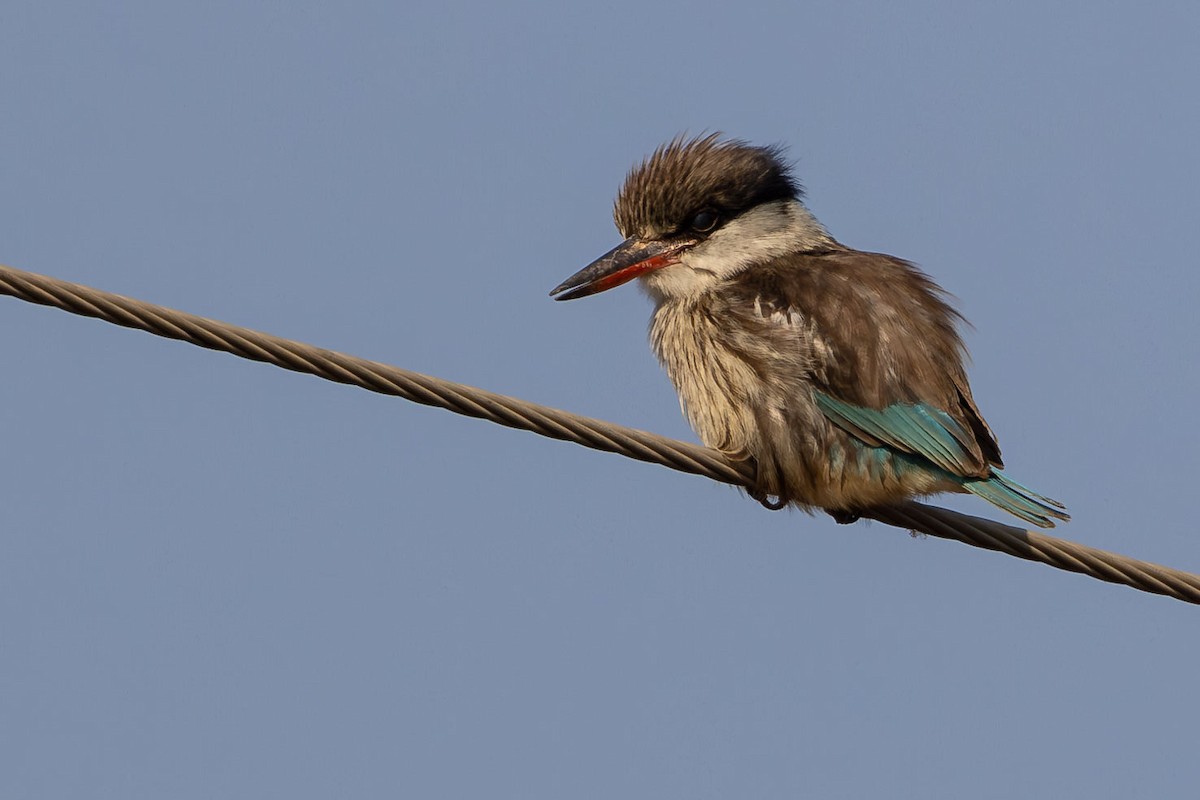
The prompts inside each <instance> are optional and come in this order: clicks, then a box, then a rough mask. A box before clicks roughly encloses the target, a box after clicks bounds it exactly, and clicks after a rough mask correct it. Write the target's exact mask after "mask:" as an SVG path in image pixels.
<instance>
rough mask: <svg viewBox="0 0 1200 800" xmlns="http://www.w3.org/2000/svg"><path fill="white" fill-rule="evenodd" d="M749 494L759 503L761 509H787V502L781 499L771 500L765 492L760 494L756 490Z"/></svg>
mask: <svg viewBox="0 0 1200 800" xmlns="http://www.w3.org/2000/svg"><path fill="white" fill-rule="evenodd" d="M749 494H750V496H751V497H753V498H754V499H755V500H757V501H758V502H759V503H761V504H762V506H763V508H765V509H767V510H768V511H779V510H780V509H781V508H787V504H788V501H787V500H784V499H783V498H782V497H774V498H773V497H771V495H769V494H767V493H766V492H761V491H758V490H757V489H752V490H750V491H749Z"/></svg>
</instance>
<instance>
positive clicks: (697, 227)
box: [688, 208, 721, 233]
mask: <svg viewBox="0 0 1200 800" xmlns="http://www.w3.org/2000/svg"><path fill="white" fill-rule="evenodd" d="M720 221H721V218H720V217H719V216H717V212H715V211H713V210H712V209H711V208H706V209H704V210H703V211H701V212H700V213H699V214H697V215H696V216H694V217H692V221H691V222H690V223H689V224H688V227H690V228H691V229H692V230H694V231H695V232H696V233H709V232H711V231H712V230H714V229H715V228H716V227H717V223H718V222H720Z"/></svg>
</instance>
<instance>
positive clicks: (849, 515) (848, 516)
mask: <svg viewBox="0 0 1200 800" xmlns="http://www.w3.org/2000/svg"><path fill="white" fill-rule="evenodd" d="M825 513H827V514H828V515H829V516H831V517H833V521H834V522H836V523H837V524H839V525H850V524H852V523H855V522H858V521H859V520H860V519H862V514H859V513H858V512H857V511H847V510H845V509H842V508H838V509H825Z"/></svg>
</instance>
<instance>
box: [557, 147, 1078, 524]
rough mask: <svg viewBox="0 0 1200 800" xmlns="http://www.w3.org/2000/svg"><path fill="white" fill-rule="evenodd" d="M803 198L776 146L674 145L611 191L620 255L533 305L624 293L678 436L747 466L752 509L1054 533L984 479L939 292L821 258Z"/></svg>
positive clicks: (818, 233) (1055, 507) (1017, 497)
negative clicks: (957, 512) (915, 514)
mask: <svg viewBox="0 0 1200 800" xmlns="http://www.w3.org/2000/svg"><path fill="white" fill-rule="evenodd" d="M802 196H803V193H802V190H801V188H800V186H799V184H798V183H797V182H796V180H795V178H794V177H793V176H792V173H791V170H790V167H789V165H788V164H787V163H786V162H785V161H784V159H783V155H782V152H781V150H780V149H779V148H776V147H755V146H751V145H749V144H747V143H745V142H741V141H734V140H727V139H723V138H721V136H720V135H719V134H713V135H709V136H703V137H697V138H693V139H684V138H678V139H675V140H674V141H672V142H670V143H668V144H665V145H663V146H662V147H660V148H658V149H657V150H656V151H655V152H654V153H653V155H651V156H650V157H649V158H647V159H645V160H644V161H643V162H642V163H641V164H640V165H639V166H636V167H635V168H634V169H633V170H632V171H630V173H629V175H628V177H627V178H626V179H625V185H624V186H623V187H622V189H621V192H620V194H619V195H618V197H617V201H616V204H615V207H614V209H613V217H614V219H615V220H616V223H617V228H618V230H620V232H621V235H622V236H624V237H626V238H625V241H624V242H622V243H621V244H619V245H617V246H616V247H615V248H613V249H612V250H610V251H609V252H607V253H605V254H604V255H603V256H601V257H600V258H599V259H597V260H596V261H594V262H593V263H591V264H590V265H588V266H587V267H585V268H583V269H582V270H580V271H579V272H577V273H575V274H574V275H572V276H571V277H569V278H567V279H566V280H565V281H563V282H562V283H561V284H559V286H557V287H556V288H555V289H554V291H552V292H551V293H550V294H551V295H552V296H554V297H555V298H556V299H558V300H572V299H575V298H577V297H585V296H587V295H590V294H595V293H597V292H603V291H605V290H607V289H611V288H613V287H615V286H620V285H621V284H623V283H625V282H627V281H630V280H632V279H634V278H638V279H639V280H640V282H641V284H642V287H643V288H644V289H645V290H646V292H647V293H648V294H649V295H650V297H651V298H652V299H653V300H654V303H655V308H654V316H653V319H652V321H651V325H650V340H651V343H652V345H653V347H654V351H655V353H656V354H657V355H658V358H659V360H660V361H661V362H662V364H663V366H664V367H665V368H666V371H667V374H668V375H669V376H670V378H671V382H672V383H674V385H675V389H676V391H678V393H679V398H680V402H681V404H682V406H683V409H684V413H685V414H686V415H687V418H688V421H689V422H690V423H691V425H692V427H693V428H694V429H695V430H696V432H697V433H698V434H699V436H700V438H701V440H703V442H704V443H705V444H706V445H708V446H709V447H713V448H716V449H717V450H720V451H721V452H723V453H725V454H726V455H727V456H729V457H730V458H733V459H738V460H748V461H749V462H750V463H752V464H753V465H754V467H755V470H756V474H757V480H756V481H755V484H754V486H753V487H751V489H750V494H751V495H752V496H753V497H754V498H755V499H757V500H759V501H760V502H762V503H763V504H764V505H767V506H768V507H771V508H782V507H784V506H786V505H794V506H797V507H799V508H802V509H804V510H806V511H812V510H813V509H816V508H820V509H824V510H826V511H827V512H829V513H830V515H832V516H833V517H834V519H836V520H838V521H839V522H852V521H854V520H855V519H857V518H858V516H859V514H860V513H861V512H862V511H864V510H866V509H869V508H871V507H873V506H880V505H887V504H890V503H895V502H898V501H901V500H906V499H909V498H911V497H914V496H921V495H927V494H932V493H935V492H970V493H972V494H975V495H978V496H979V497H982V498H983V499H985V500H987V501H989V502H991V503H993V504H995V505H996V506H998V507H1000V508H1002V509H1004V510H1005V511H1007V512H1009V513H1011V514H1014V515H1016V516H1017V517H1020V518H1021V519H1023V520H1025V521H1026V522H1029V523H1032V524H1034V525H1037V526H1040V527H1044V528H1049V527H1053V526H1054V520H1056V519H1057V520H1067V519H1070V517H1069V516H1068V515H1067V513H1066V511H1065V508H1064V506H1063V505H1062V504H1061V503H1059V502H1057V501H1055V500H1051V499H1049V498H1048V497H1043V496H1042V495H1040V494H1037V493H1036V492H1034V491H1031V490H1030V489H1028V488H1026V487H1024V486H1022V485H1021V484H1019V483H1017V482H1016V481H1014V480H1012V479H1011V478H1009V477H1008V476H1007V475H1005V474H1004V473H1003V472H1001V471H1000V469H1001V467H1002V466H1003V463H1002V461H1001V459H1000V447H999V446H998V445H997V444H996V438H995V436H994V435H993V434H992V431H991V429H990V428H989V427H988V425H987V423H986V422H985V421H984V419H983V416H982V415H981V414H980V413H979V409H978V408H977V407H976V405H975V400H974V399H973V398H972V397H971V387H970V385H969V384H968V382H967V374H966V371H965V370H964V368H963V359H964V357H965V354H966V350H965V347H964V345H963V342H962V339H961V338H960V337H959V334H958V330H957V324H958V323H959V322H960V321H962V317H961V315H960V314H959V313H958V312H956V311H955V310H954V309H953V308H952V307H951V306H950V305H949V303H948V302H947V299H946V294H945V292H944V291H943V290H942V289H941V288H940V287H939V286H938V285H937V284H935V283H934V282H933V281H932V280H930V278H929V277H928V276H926V275H925V274H924V273H923V272H921V271H920V270H919V269H917V267H915V266H913V265H912V264H910V263H908V262H907V261H903V260H901V259H899V258H895V257H893V256H889V255H883V254H880V253H865V252H862V251H859V250H853V249H851V248H849V247H846V246H845V245H843V244H841V243H840V242H838V241H837V240H836V239H834V238H833V237H832V236H830V235H829V232H828V231H827V230H825V228H824V227H823V226H822V225H821V223H820V222H818V221H817V219H816V218H815V217H814V216H813V215H812V213H811V212H810V211H809V210H808V208H806V207H805V205H804V204H803V202H801V198H802Z"/></svg>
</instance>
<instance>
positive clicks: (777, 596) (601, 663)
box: [0, 0, 1200, 798]
mask: <svg viewBox="0 0 1200 800" xmlns="http://www.w3.org/2000/svg"><path fill="white" fill-rule="evenodd" d="M1198 9H1200V7H1197V6H1196V5H1195V4H1194V3H1185V2H1175V3H1166V2H1164V3H1150V4H1134V3H1125V4H1116V3H1084V2H1078V3H1059V4H1052V5H1047V4H1045V3H1033V2H1029V3H1013V2H1004V3H983V4H970V5H969V6H968V5H967V4H961V3H953V2H942V3H912V4H893V3H886V2H845V1H844V0H839V1H838V2H828V3H803V4H797V3H777V4H754V3H750V4H732V3H710V2H689V3H673V4H647V3H645V2H624V0H616V1H615V2H607V3H600V4H578V5H569V6H567V5H563V4H555V3H544V2H543V3H539V2H529V3H516V4H503V5H494V4H487V3H473V4H467V5H453V4H446V3H432V2H429V3H425V2H407V3H402V4H394V3H383V2H379V3H358V4H335V3H306V2H294V3H263V4H246V3H237V2H210V3H203V4H181V3H174V4H164V3H155V2H145V3H131V2H117V3H107V4H97V3H84V2H79V3H63V2H36V3H35V2H16V1H15V0H9V1H8V2H5V3H4V4H3V5H2V6H0V263H6V264H9V265H12V266H16V267H20V268H23V269H28V270H33V271H37V272H43V273H48V274H52V275H55V276H58V277H61V278H65V279H69V280H74V281H79V282H82V283H85V284H90V285H93V286H97V287H100V288H104V289H107V290H110V291H116V292H120V293H123V294H128V295H132V296H135V297H139V298H142V299H146V300H150V301H154V302H159V303H163V304H166V305H170V306H174V307H178V308H182V309H186V310H188V311H192V312H195V313H199V314H204V315H208V316H212V317H216V318H218V319H223V320H227V321H231V322H235V323H238V324H242V325H247V326H250V327H254V328H258V329H261V330H265V331H269V332H272V333H275V334H279V335H282V336H287V337H291V338H297V339H301V340H304V341H308V342H312V343H316V344H320V345H322V346H325V347H330V348H334V349H339V350H344V351H347V352H350V353H354V354H356V355H360V356H365V357H369V358H373V359H377V360H381V361H386V362H389V363H394V364H397V365H400V366H403V367H406V368H410V369H416V370H420V371H425V372H429V373H433V374H436V375H439V376H443V377H446V378H451V379H455V380H459V381H463V382H466V383H471V384H474V385H478V386H483V387H487V388H490V389H493V390H497V391H502V392H506V393H510V394H515V395H518V396H521V397H524V398H527V399H531V400H536V401H539V402H542V403H548V404H551V405H555V406H559V407H562V408H567V409H570V410H573V411H577V412H581V413H586V414H590V415H594V416H598V417H602V418H606V419H611V420H614V421H619V422H622V423H626V424H631V425H634V426H637V427H641V428H645V429H649V430H653V431H658V432H661V433H664V434H668V435H673V436H677V437H683V438H689V439H690V438H692V436H691V433H690V432H689V431H688V430H687V427H686V424H685V422H684V420H683V419H682V417H681V416H680V414H679V410H678V407H677V404H676V400H675V397H674V394H673V392H672V390H671V388H670V386H669V384H668V383H667V380H666V378H665V377H664V376H663V375H662V374H661V373H660V370H659V368H658V366H657V365H656V364H655V362H654V359H653V357H652V356H651V354H650V353H649V351H648V349H647V347H646V343H645V325H646V320H647V317H648V313H649V301H647V300H646V299H645V298H644V297H642V296H641V295H640V293H639V292H637V291H636V290H635V289H634V288H633V287H627V288H625V289H623V290H620V291H615V292H612V293H610V294H608V295H603V296H600V297H595V298H591V299H588V300H586V301H580V302H577V303H570V304H556V303H553V302H551V301H550V300H549V299H548V298H547V297H546V293H547V291H548V290H549V289H550V288H551V287H552V286H554V285H555V284H556V283H558V281H559V280H561V279H562V278H563V277H565V276H566V275H568V274H569V273H571V272H573V271H575V270H576V269H577V268H578V267H580V266H582V265H583V264H584V263H586V262H588V261H590V260H591V259H592V258H593V257H595V256H596V255H598V254H600V253H601V252H603V251H604V250H606V249H607V248H609V247H610V246H612V245H613V244H614V243H615V242H616V241H617V236H616V232H615V231H614V229H613V226H612V223H611V219H610V204H611V201H612V197H613V195H614V193H615V192H616V189H617V187H618V186H619V184H620V181H621V179H622V178H623V176H624V174H625V171H626V170H627V169H628V168H629V166H630V165H631V164H632V163H633V162H634V161H636V160H638V159H640V158H641V157H642V156H643V155H645V154H646V153H647V152H649V151H650V150H651V149H652V148H653V147H654V146H656V145H657V144H659V143H660V142H661V141H663V140H665V139H667V138H669V137H671V136H673V135H675V134H677V133H679V132H681V131H691V132H699V131H704V130H722V131H726V132H727V133H729V134H731V135H736V136H739V137H745V138H748V139H750V140H753V141H756V142H783V143H786V144H788V145H789V146H790V147H791V154H792V156H793V157H794V158H795V159H796V161H797V168H798V172H799V174H800V176H801V177H802V179H803V181H804V183H805V185H806V186H807V188H808V191H809V197H810V203H811V206H812V208H813V209H814V211H815V212H816V214H817V215H818V217H819V218H820V219H821V220H822V221H824V222H825V223H826V224H827V225H828V226H829V227H830V229H831V230H832V231H833V232H834V234H835V235H836V236H838V237H839V238H840V239H841V240H843V241H844V242H846V243H848V244H850V245H852V246H855V247H859V248H862V249H875V250H882V251H886V252H890V253H894V254H897V255H901V256H904V257H906V258H909V259H912V260H914V261H917V262H919V263H920V264H922V265H923V266H924V268H925V269H927V270H928V271H929V272H930V273H931V274H933V275H934V276H935V277H936V278H937V279H938V280H939V281H940V282H941V283H942V284H943V285H944V286H945V287H946V288H947V289H948V290H950V291H951V292H953V293H954V294H955V295H956V296H957V297H958V298H959V299H960V306H961V308H962V309H963V311H964V312H965V313H966V315H967V316H968V317H969V318H970V319H971V320H972V322H973V323H974V325H975V329H974V330H973V331H970V332H968V334H967V338H968V342H969V344H970V347H971V349H972V352H973V354H974V358H975V366H974V367H973V368H972V373H971V374H972V378H973V382H974V387H975V393H976V396H977V398H978V399H979V401H980V404H981V405H982V407H983V409H984V411H985V413H986V414H987V416H988V419H989V420H990V422H991V423H992V425H993V426H994V427H995V429H996V430H997V432H998V434H999V436H1000V439H1001V443H1002V445H1003V447H1004V452H1005V455H1006V457H1007V460H1008V462H1009V466H1010V468H1011V469H1010V472H1011V473H1012V474H1013V475H1015V476H1017V477H1018V479H1020V480H1022V481H1025V482H1028V483H1029V484H1030V485H1031V486H1034V487H1036V488H1037V489H1039V490H1041V491H1043V492H1046V493H1047V494H1050V495H1051V496H1054V497H1059V498H1062V499H1063V500H1065V501H1066V502H1068V504H1069V505H1070V508H1071V511H1072V513H1073V514H1074V516H1075V521H1074V522H1073V523H1071V524H1070V525H1068V526H1066V527H1064V528H1062V529H1060V532H1061V534H1062V535H1064V536H1066V537H1068V538H1072V539H1075V540H1078V541H1082V542H1086V543H1088V544H1091V545H1096V546H1099V547H1102V548H1107V549H1112V550H1116V551H1118V552H1123V553H1127V554H1130V555H1135V556H1138V557H1141V558H1146V559H1149V560H1152V561H1157V562H1160V563H1165V564H1169V565H1173V566H1177V567H1181V568H1185V569H1192V570H1200V536H1198V535H1197V530H1196V528H1197V525H1196V523H1195V513H1196V512H1195V507H1194V506H1193V504H1192V501H1193V500H1194V499H1195V498H1196V496H1197V492H1196V474H1197V465H1198V463H1200V461H1198V456H1197V452H1198V445H1200V434H1198V433H1197V425H1196V416H1195V397H1196V394H1197V390H1198V388H1200V385H1198V380H1197V365H1198V364H1200V336H1198V335H1197V328H1198V317H1197V312H1196V306H1197V301H1200V278H1198V277H1197V274H1198V271H1200V269H1198V268H1200V265H1198V263H1197V258H1196V252H1197V231H1198V230H1200V225H1198V224H1197V218H1198V217H1200V201H1198V200H1197V194H1196V187H1197V185H1198V184H1200V157H1198V156H1197V149H1196V143H1197V141H1200V97H1198V94H1200V92H1198V90H1197V86H1198V82H1197V76H1198V75H1200V47H1198V46H1197V41H1200V10H1198ZM0 359H2V362H0V363H2V366H3V375H4V378H3V380H2V381H0V409H2V411H0V413H2V414H3V419H4V421H5V424H4V435H3V442H4V444H3V458H2V459H0V521H2V531H0V760H2V762H3V763H2V765H0V796H4V797H31V798H32V797H50V798H52V797H64V798H65V797H97V798H164V797H171V798H193V797H195V798H200V797H255V798H260V797H288V798H307V797H314V798H316V797H381V796H393V797H431V798H434V797H447V798H451V797H503V798H510V797H511V798H534V797H546V798H563V797H581V798H590V797H595V798H611V797H679V798H684V797H686V798H701V797H712V798H728V797H785V796H787V797H797V796H801V797H828V798H857V797H872V796H874V797H905V796H911V797H918V796H919V797H926V798H961V797H980V798H1012V797H1028V796H1045V797H1089V798H1092V797H1123V796H1141V797H1150V796H1185V795H1187V794H1189V793H1191V792H1193V791H1194V790H1195V786H1196V781H1197V778H1200V766H1197V761H1196V753H1197V752H1198V749H1197V748H1198V745H1200V734H1197V731H1196V726H1195V724H1194V720H1195V718H1196V713H1197V711H1198V710H1200V699H1198V697H1197V678H1196V665H1197V662H1198V659H1200V638H1198V635H1200V611H1197V609H1196V608H1194V607H1191V606H1186V605H1184V604H1181V603H1178V602H1175V601H1171V600H1167V599H1164V598H1160V597H1156V596H1152V595H1147V594H1142V593H1138V592H1135V591H1132V590H1130V589H1126V588H1119V587H1114V586H1110V585H1107V584H1104V583H1101V582H1099V581H1095V580H1091V579H1087V578H1083V577H1079V576H1075V575H1071V574H1068V573H1063V572H1059V571H1055V570H1051V569H1049V568H1046V567H1042V566H1037V565H1032V564H1029V563H1027V562H1022V561H1018V560H1015V559H1012V558H1008V557H1005V556H1002V555H998V554H994V553H988V552H985V551H980V550H975V549H971V548H967V547H964V546H961V545H958V544H954V543H949V542H943V541H938V540H922V539H913V538H911V537H909V536H907V535H906V534H905V533H903V532H900V531H896V530H894V529H891V528H887V527H886V526H882V525H872V526H867V525H865V524H859V525H856V526H854V527H839V526H837V525H835V524H833V523H832V522H831V521H830V520H828V519H825V518H810V517H807V516H805V515H803V514H798V513H777V514H772V513H768V512H766V511H764V510H763V509H761V508H759V507H758V506H756V505H755V504H754V503H753V502H752V501H749V500H747V499H745V498H744V497H741V496H740V495H739V494H738V493H737V492H736V491H735V490H733V489H730V488H729V487H725V486H722V485H719V484H714V483H711V482H709V481H706V480H704V479H699V478H694V477H689V476H685V475H681V474H678V473H674V472H670V471H668V470H665V469H662V468H658V467H653V466H648V465H644V464H639V463H635V462H631V461H627V460H625V459H621V458H619V457H616V456H611V455H604V454H599V453H595V452H592V451H588V450H584V449H582V448H579V447H576V446H572V445H568V444H564V443H560V442H554V441H551V440H547V439H541V438H538V437H535V436H533V435H530V434H525V433H518V432H514V431H510V430H507V429H504V428H500V427H497V426H494V425H490V424H486V423H482V422H479V421H475V420H469V419H465V418H463V417H458V416H454V415H451V414H449V413H446V412H444V411H437V410H431V409H427V408H423V407H419V406H414V405H411V404H407V403H404V402H402V401H399V400H395V399H389V398H383V397H379V396H375V395H371V394H369V393H366V392H363V391H360V390H355V389H351V388H348V387H345V386H340V385H335V384H332V383H326V382H322V381H320V380H317V379H314V378H310V377H304V376H299V375H295V374H291V373H287V372H284V371H281V370H278V369H274V368H271V367H268V366H265V365H260V364H254V363H250V362H247V361H242V360H238V359H235V358H232V357H229V356H225V355H219V354H215V353H211V352H207V351H203V350H200V349H197V348H194V347H189V346H186V345H183V344H181V343H177V342H171V341H166V340H163V339H158V338H154V337H151V336H148V335H145V334H141V333H136V332H131V331H127V330H124V329H120V328H117V327H114V326H111V325H106V324H103V323H100V322H97V321H94V320H87V319H82V318H79V317H74V316H70V315H67V314H64V313H62V312H59V311H54V310H49V309H45V308H41V307H36V306H32V305H28V304H25V303H21V302H17V301H15V300H9V299H3V300H2V301H0ZM948 502H950V503H951V504H952V505H953V506H954V507H958V508H963V509H967V510H970V511H973V512H976V513H983V514H988V515H992V516H996V515H998V513H999V512H995V511H993V509H991V508H990V507H988V506H986V505H984V504H983V503H982V502H980V501H974V500H971V499H957V498H954V499H951V500H950V501H948Z"/></svg>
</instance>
